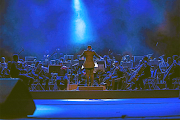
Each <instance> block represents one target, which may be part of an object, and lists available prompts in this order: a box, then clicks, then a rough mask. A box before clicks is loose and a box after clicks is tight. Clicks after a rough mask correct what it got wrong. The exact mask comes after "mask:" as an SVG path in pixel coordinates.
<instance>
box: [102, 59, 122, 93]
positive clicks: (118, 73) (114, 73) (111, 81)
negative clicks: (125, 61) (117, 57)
mask: <svg viewBox="0 0 180 120" xmlns="http://www.w3.org/2000/svg"><path fill="white" fill-rule="evenodd" d="M121 67H122V66H119V62H118V61H115V62H114V67H113V69H112V70H111V72H110V73H109V75H108V76H107V77H105V81H106V83H107V89H108V90H109V89H111V88H110V87H111V86H112V90H115V89H117V85H118V87H119V89H121V86H122V79H119V80H118V81H115V79H117V78H120V77H123V74H124V73H123V72H122V70H121ZM115 83H117V84H115Z"/></svg>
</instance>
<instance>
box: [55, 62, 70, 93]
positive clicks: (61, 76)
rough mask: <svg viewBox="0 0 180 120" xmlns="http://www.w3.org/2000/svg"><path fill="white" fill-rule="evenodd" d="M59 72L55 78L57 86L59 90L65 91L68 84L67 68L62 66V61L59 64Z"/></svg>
mask: <svg viewBox="0 0 180 120" xmlns="http://www.w3.org/2000/svg"><path fill="white" fill-rule="evenodd" d="M60 66H61V68H60V71H59V73H58V76H57V78H56V79H57V86H58V87H59V88H60V89H61V90H64V89H65V90H67V84H68V76H67V75H68V73H67V69H68V68H67V67H66V66H63V63H62V61H61V62H60Z"/></svg>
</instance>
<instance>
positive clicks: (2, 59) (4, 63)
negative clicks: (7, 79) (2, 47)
mask: <svg viewBox="0 0 180 120" xmlns="http://www.w3.org/2000/svg"><path fill="white" fill-rule="evenodd" d="M6 67H7V64H6V62H5V57H2V58H1V62H0V77H2V75H1V72H2V70H3V69H4V68H6Z"/></svg>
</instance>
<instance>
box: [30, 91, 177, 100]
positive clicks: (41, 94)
mask: <svg viewBox="0 0 180 120" xmlns="http://www.w3.org/2000/svg"><path fill="white" fill-rule="evenodd" d="M31 94H32V96H33V99H129V98H175V97H176V98H178V97H179V96H180V90H121V91H120V90H59V91H33V92H31Z"/></svg>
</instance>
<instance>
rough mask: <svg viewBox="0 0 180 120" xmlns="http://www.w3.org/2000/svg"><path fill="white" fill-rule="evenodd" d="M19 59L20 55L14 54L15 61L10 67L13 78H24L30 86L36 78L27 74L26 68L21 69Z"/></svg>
mask: <svg viewBox="0 0 180 120" xmlns="http://www.w3.org/2000/svg"><path fill="white" fill-rule="evenodd" d="M18 60H19V56H18V55H17V54H14V55H13V61H12V63H11V67H10V76H11V77H12V78H20V79H22V80H23V82H24V83H25V84H26V85H27V86H28V87H30V86H31V84H32V83H33V81H34V78H32V77H30V76H29V75H27V74H26V70H25V69H20V68H19V66H18Z"/></svg>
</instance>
